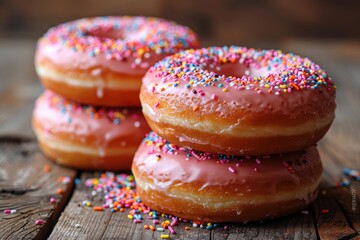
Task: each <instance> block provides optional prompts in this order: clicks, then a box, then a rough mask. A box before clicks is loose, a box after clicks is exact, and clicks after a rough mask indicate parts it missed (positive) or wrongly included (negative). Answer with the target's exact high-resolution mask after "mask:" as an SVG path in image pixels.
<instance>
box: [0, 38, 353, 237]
mask: <svg viewBox="0 0 360 240" xmlns="http://www.w3.org/2000/svg"><path fill="white" fill-rule="evenodd" d="M277 47H280V48H282V49H284V50H286V51H293V52H295V53H298V54H300V55H304V56H308V57H310V58H312V59H313V60H314V61H316V62H318V63H319V64H320V65H321V66H322V67H323V68H324V69H326V70H327V71H328V73H329V75H330V76H332V78H333V79H334V81H335V83H336V84H337V87H338V92H337V104H338V107H337V110H336V120H335V122H334V123H333V126H332V127H331V129H330V131H329V132H328V133H327V135H326V137H325V138H324V139H323V140H322V141H321V142H320V143H319V149H320V152H321V157H322V160H323V164H324V168H325V172H324V175H323V179H322V183H321V188H322V193H321V194H320V196H319V198H318V199H317V200H316V201H315V202H314V203H313V204H312V205H311V206H309V208H308V209H307V210H306V211H303V212H302V213H298V214H295V215H292V216H289V217H286V218H281V219H277V220H272V221H265V222H262V223H250V224H239V225H231V224H230V225H229V226H230V229H229V230H224V229H223V228H220V227H219V228H216V229H214V230H211V231H210V230H206V229H200V228H193V227H190V230H184V227H185V226H191V225H190V224H189V223H187V224H185V223H182V224H180V225H178V226H176V227H174V228H175V231H176V234H172V235H170V237H171V239H351V238H359V233H360V210H359V207H360V200H359V199H360V182H359V181H355V180H351V185H350V187H336V183H337V182H338V181H339V180H341V179H343V178H344V177H345V176H344V175H343V169H344V168H351V169H357V170H360V128H359V125H360V107H359V103H360V42H349V41H346V42H339V41H309V40H308V41H296V40H289V41H286V42H283V43H278V44H277ZM34 49H35V42H34V41H30V40H11V41H10V40H0V238H1V239H19V238H29V239H33V238H35V239H43V238H47V237H49V238H50V239H159V238H160V235H161V234H164V233H161V232H157V231H154V232H153V231H150V230H145V229H144V228H143V226H144V224H146V221H147V220H145V223H143V224H134V223H132V221H131V220H129V219H128V218H127V213H126V211H125V213H120V212H116V213H111V212H110V211H104V212H95V211H93V210H92V209H91V208H89V207H86V206H83V205H82V201H83V200H84V199H87V198H88V197H89V196H91V189H88V188H86V187H85V186H84V181H85V179H87V178H93V177H97V176H99V173H97V172H81V171H75V170H71V169H67V168H64V167H61V166H58V165H56V164H53V163H52V162H50V161H48V160H47V159H46V158H45V157H44V156H43V155H42V154H41V153H40V152H39V149H38V146H37V144H36V141H35V139H34V134H33V132H32V130H31V112H32V109H33V106H34V100H35V98H36V97H37V96H38V95H39V94H40V93H41V91H42V87H41V86H40V84H39V82H38V80H37V77H36V75H35V71H34V67H33V55H34ZM44 166H48V169H46V168H45V169H44ZM49 166H50V168H49ZM49 170H50V171H49ZM63 177H70V178H71V179H72V180H74V179H76V178H80V179H81V181H80V184H77V185H75V184H73V181H70V182H69V183H64V182H61V181H58V180H59V178H60V179H61V178H63ZM59 189H61V190H59ZM59 191H60V192H62V193H61V194H59ZM52 197H53V198H55V201H56V203H51V202H50V201H49V199H50V198H52ZM92 201H93V203H98V204H100V203H101V202H102V199H101V194H97V195H96V196H95V197H93V199H92ZM5 209H10V210H12V209H13V210H16V212H13V213H12V214H5V213H4V210H5ZM38 219H42V220H44V224H36V223H35V222H36V220H38ZM149 221H150V220H149Z"/></svg>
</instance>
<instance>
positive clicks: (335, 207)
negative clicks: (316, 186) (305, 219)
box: [312, 190, 358, 239]
mask: <svg viewBox="0 0 360 240" xmlns="http://www.w3.org/2000/svg"><path fill="white" fill-rule="evenodd" d="M312 206H313V209H314V210H313V211H314V216H315V220H316V223H317V230H318V234H319V236H320V238H321V239H350V238H351V237H354V236H357V235H358V232H357V231H356V230H354V229H353V228H352V227H351V226H350V224H349V222H348V220H347V217H346V215H345V214H344V212H343V211H342V209H341V207H340V206H339V204H338V203H337V202H336V200H335V198H334V197H333V195H331V194H329V193H328V192H327V191H326V190H323V192H322V193H321V194H320V196H319V197H318V198H317V200H316V201H315V202H314V203H313V204H312Z"/></svg>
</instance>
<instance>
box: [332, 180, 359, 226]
mask: <svg viewBox="0 0 360 240" xmlns="http://www.w3.org/2000/svg"><path fill="white" fill-rule="evenodd" d="M328 192H329V194H331V195H332V196H333V197H334V198H335V199H336V201H337V203H338V204H339V206H340V208H341V209H342V211H343V212H344V213H345V216H346V218H347V220H348V222H349V224H350V226H351V227H352V228H353V229H355V230H356V231H357V232H360V182H355V181H354V182H352V183H351V185H350V187H348V188H346V187H341V188H332V189H329V190H328Z"/></svg>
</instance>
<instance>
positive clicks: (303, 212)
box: [301, 210, 309, 215]
mask: <svg viewBox="0 0 360 240" xmlns="http://www.w3.org/2000/svg"><path fill="white" fill-rule="evenodd" d="M301 213H302V214H306V215H308V214H309V212H308V211H306V210H303V211H301Z"/></svg>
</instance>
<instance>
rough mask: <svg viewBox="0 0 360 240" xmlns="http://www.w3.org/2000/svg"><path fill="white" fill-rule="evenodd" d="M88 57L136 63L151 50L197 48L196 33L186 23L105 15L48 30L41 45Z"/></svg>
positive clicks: (159, 51) (156, 51) (172, 50)
mask: <svg viewBox="0 0 360 240" xmlns="http://www.w3.org/2000/svg"><path fill="white" fill-rule="evenodd" d="M58 43H61V44H62V46H63V47H65V48H70V49H72V50H73V51H75V52H88V53H89V54H90V55H91V56H96V55H99V54H106V56H107V58H108V59H117V60H122V61H126V59H127V58H128V57H135V64H140V63H141V61H142V59H146V58H149V57H150V54H151V53H156V54H172V53H175V52H177V51H178V50H179V49H186V48H192V47H198V44H199V43H198V41H197V36H196V34H195V33H194V32H193V31H191V30H190V29H189V28H187V27H185V26H181V25H178V24H176V23H174V22H170V21H167V20H164V19H159V18H154V17H143V16H138V17H130V16H122V17H117V16H107V17H95V18H84V19H79V20H76V21H73V22H68V23H64V24H61V25H59V26H57V27H54V28H52V29H50V30H49V31H48V32H47V33H46V34H45V35H44V37H43V38H42V39H40V41H39V44H40V45H44V44H45V45H46V44H58Z"/></svg>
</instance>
